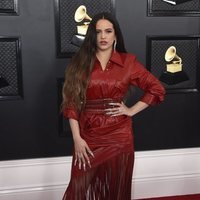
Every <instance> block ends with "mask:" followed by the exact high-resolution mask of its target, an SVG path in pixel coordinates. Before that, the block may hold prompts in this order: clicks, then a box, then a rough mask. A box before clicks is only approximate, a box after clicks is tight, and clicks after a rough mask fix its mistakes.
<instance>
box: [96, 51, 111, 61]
mask: <svg viewBox="0 0 200 200" xmlns="http://www.w3.org/2000/svg"><path fill="white" fill-rule="evenodd" d="M111 54H112V49H111V50H107V51H97V53H96V56H97V58H98V59H99V61H108V60H109V59H110V57H111Z"/></svg>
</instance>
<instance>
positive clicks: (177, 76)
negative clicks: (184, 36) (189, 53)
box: [160, 46, 189, 85]
mask: <svg viewBox="0 0 200 200" xmlns="http://www.w3.org/2000/svg"><path fill="white" fill-rule="evenodd" d="M165 61H166V62H167V63H166V71H164V72H163V73H162V75H161V76H160V80H161V81H162V82H164V83H166V84H168V85H174V84H177V83H180V82H183V81H186V80H188V79H189V78H188V76H187V74H186V73H185V72H184V70H183V64H182V58H181V57H180V56H178V55H177V51H176V47H175V46H170V47H169V48H168V49H167V50H166V52H165Z"/></svg>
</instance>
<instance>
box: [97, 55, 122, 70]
mask: <svg viewBox="0 0 200 200" xmlns="http://www.w3.org/2000/svg"><path fill="white" fill-rule="evenodd" d="M96 61H97V62H99V60H98V59H97V57H96ZM109 61H110V62H113V63H115V64H117V65H118V66H120V67H124V63H123V59H122V56H121V53H119V52H117V51H113V52H112V54H111V57H110V59H109Z"/></svg>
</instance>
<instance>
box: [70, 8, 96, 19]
mask: <svg viewBox="0 0 200 200" xmlns="http://www.w3.org/2000/svg"><path fill="white" fill-rule="evenodd" d="M84 19H88V20H90V21H91V20H92V18H91V17H89V16H88V15H87V9H86V7H85V6H84V5H81V6H79V7H78V8H77V9H76V12H75V15H74V20H75V21H76V22H81V21H83V20H84Z"/></svg>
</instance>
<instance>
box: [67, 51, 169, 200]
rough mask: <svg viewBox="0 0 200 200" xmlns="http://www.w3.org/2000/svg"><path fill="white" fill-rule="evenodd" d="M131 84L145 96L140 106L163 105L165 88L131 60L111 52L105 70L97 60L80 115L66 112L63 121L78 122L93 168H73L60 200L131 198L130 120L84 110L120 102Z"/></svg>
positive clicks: (72, 110) (141, 99) (135, 60)
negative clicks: (112, 101)
mask: <svg viewBox="0 0 200 200" xmlns="http://www.w3.org/2000/svg"><path fill="white" fill-rule="evenodd" d="M130 85H132V86H135V87H139V88H140V89H141V90H143V91H144V93H143V96H141V98H140V101H143V102H145V103H147V104H149V105H155V104H158V103H160V102H162V101H163V100H164V94H165V89H164V88H163V86H162V85H161V83H160V82H159V81H158V79H157V78H156V77H154V76H153V75H152V74H151V73H150V72H149V71H148V70H147V69H146V68H145V67H144V66H143V65H142V64H141V63H140V62H139V61H138V60H137V59H136V56H135V55H132V54H125V53H118V52H113V53H112V56H111V58H110V60H109V62H108V64H107V66H106V68H105V70H102V67H101V64H100V62H99V61H98V59H96V62H95V65H94V68H93V71H92V74H91V79H90V82H89V86H88V89H87V101H88V103H87V102H86V109H85V110H83V111H82V112H81V113H77V112H76V110H75V109H73V108H72V107H67V108H66V109H65V111H64V116H65V117H66V118H73V119H76V120H78V121H79V125H80V134H81V136H82V138H83V139H84V140H85V141H86V142H87V144H88V145H89V147H90V148H91V150H92V152H93V153H94V155H95V157H94V158H92V157H91V158H90V159H91V166H92V167H91V168H89V167H88V168H87V170H86V172H84V171H82V170H79V169H78V167H77V166H74V165H72V174H71V181H70V183H69V186H68V188H67V190H66V193H65V195H64V197H63V200H95V199H101V200H130V199H131V181H132V170H133V163H134V145H133V144H134V142H133V130H132V118H131V117H128V116H125V115H121V116H116V117H110V116H108V115H105V113H96V112H91V110H90V111H88V108H87V105H89V108H90V109H91V106H92V104H91V101H102V102H103V100H104V99H111V100H113V99H114V100H116V99H118V100H119V99H120V100H121V99H123V97H124V95H125V94H126V92H127V90H128V88H129V86H130ZM97 104H98V103H97ZM100 105H101V106H102V105H103V104H100ZM93 106H94V105H93ZM95 106H96V105H95ZM93 108H94V107H93ZM96 108H97V107H95V109H96ZM101 109H103V107H101ZM73 161H74V158H73Z"/></svg>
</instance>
